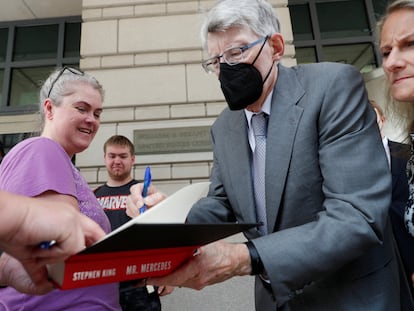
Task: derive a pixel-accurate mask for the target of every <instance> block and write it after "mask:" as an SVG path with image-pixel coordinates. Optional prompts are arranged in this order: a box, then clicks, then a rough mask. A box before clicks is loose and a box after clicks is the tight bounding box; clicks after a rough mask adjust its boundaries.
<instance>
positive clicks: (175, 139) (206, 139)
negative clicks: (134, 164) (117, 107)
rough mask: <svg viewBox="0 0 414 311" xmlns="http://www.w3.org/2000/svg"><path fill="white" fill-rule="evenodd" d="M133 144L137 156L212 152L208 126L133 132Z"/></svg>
mask: <svg viewBox="0 0 414 311" xmlns="http://www.w3.org/2000/svg"><path fill="white" fill-rule="evenodd" d="M134 144H135V154H137V155H145V154H166V153H186V152H205V151H212V148H211V140H210V126H192V127H175V128H166V129H148V130H135V131H134Z"/></svg>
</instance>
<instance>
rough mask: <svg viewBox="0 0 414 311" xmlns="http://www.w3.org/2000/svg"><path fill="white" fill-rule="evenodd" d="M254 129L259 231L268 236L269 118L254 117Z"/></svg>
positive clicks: (257, 115)
mask: <svg viewBox="0 0 414 311" xmlns="http://www.w3.org/2000/svg"><path fill="white" fill-rule="evenodd" d="M252 129H253V133H254V138H255V141H256V147H255V149H254V152H253V165H252V169H253V184H254V196H255V202H256V218H257V221H258V222H262V223H263V226H260V227H259V231H260V232H261V233H262V234H267V221H266V193H265V162H266V136H267V116H266V115H265V114H264V113H263V112H261V113H259V114H255V115H253V117H252Z"/></svg>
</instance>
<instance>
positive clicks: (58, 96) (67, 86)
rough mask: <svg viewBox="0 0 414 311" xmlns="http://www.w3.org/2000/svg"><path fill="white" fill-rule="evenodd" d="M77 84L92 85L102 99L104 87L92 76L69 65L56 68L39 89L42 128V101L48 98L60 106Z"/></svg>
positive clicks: (43, 119)
mask: <svg viewBox="0 0 414 311" xmlns="http://www.w3.org/2000/svg"><path fill="white" fill-rule="evenodd" d="M79 84H88V85H90V86H92V87H93V88H94V89H95V90H97V91H98V92H99V94H100V95H101V98H102V101H103V100H104V89H103V87H102V85H101V84H100V83H99V82H98V80H96V79H95V78H94V77H93V76H91V75H89V74H87V73H84V72H82V71H80V70H78V69H75V68H71V67H63V68H58V69H56V70H55V71H54V72H52V73H51V74H50V75H49V77H48V78H47V79H46V80H45V82H44V83H43V85H42V87H41V89H40V93H39V113H40V127H41V129H43V126H44V121H45V118H44V117H45V116H44V112H43V103H44V101H45V100H46V98H50V99H51V100H52V102H53V105H55V106H60V105H61V103H62V99H63V98H64V97H65V96H69V95H71V94H73V93H74V92H75V91H76V86H77V85H79Z"/></svg>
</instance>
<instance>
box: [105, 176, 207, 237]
mask: <svg viewBox="0 0 414 311" xmlns="http://www.w3.org/2000/svg"><path fill="white" fill-rule="evenodd" d="M209 185H210V182H200V183H194V184H191V185H188V186H185V187H183V188H181V189H180V190H178V191H176V192H174V193H173V194H172V195H171V196H169V197H167V198H166V199H165V200H163V201H161V202H160V203H158V204H157V205H154V206H153V207H151V208H150V209H148V210H147V211H146V212H145V213H142V214H141V215H139V216H137V217H135V218H133V219H131V220H130V221H128V222H127V223H125V224H123V225H122V226H120V227H118V228H117V229H115V230H114V231H112V232H111V233H109V234H108V235H106V236H105V237H104V239H106V238H108V237H110V236H112V235H114V234H116V233H118V232H119V231H122V230H124V229H125V228H127V227H129V226H131V225H132V224H137V223H157V224H161V223H169V224H171V223H184V222H185V219H186V217H187V214H188V212H189V211H190V209H191V207H192V206H193V205H194V203H196V202H197V201H198V200H199V199H201V198H203V197H205V196H206V195H207V192H208V187H209Z"/></svg>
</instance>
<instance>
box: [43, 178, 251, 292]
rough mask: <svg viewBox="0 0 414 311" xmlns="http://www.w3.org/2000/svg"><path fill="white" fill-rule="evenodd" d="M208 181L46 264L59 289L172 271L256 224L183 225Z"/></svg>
mask: <svg viewBox="0 0 414 311" xmlns="http://www.w3.org/2000/svg"><path fill="white" fill-rule="evenodd" d="M208 186H209V183H208V182H205V183H197V184H191V185H189V186H186V187H184V188H182V189H180V190H178V191H177V192H176V193H174V194H173V195H171V196H170V197H168V198H167V199H165V200H164V201H162V202H160V203H159V204H157V205H156V206H154V207H152V208H151V209H149V210H147V211H146V212H145V213H143V214H142V215H140V216H138V217H136V218H133V219H131V220H130V221H129V222H127V223H126V224H124V225H122V226H121V227H119V228H118V229H116V230H114V231H112V232H111V233H109V234H108V235H106V236H105V237H104V238H103V239H101V240H100V241H98V242H96V243H95V244H93V245H92V246H90V247H88V248H86V249H84V250H83V251H81V252H80V253H78V254H75V255H73V256H71V257H69V258H68V259H66V260H65V261H64V262H60V263H56V264H52V265H49V266H48V272H49V276H50V278H51V279H52V280H53V281H54V282H55V284H56V285H57V286H58V287H59V288H61V289H72V288H78V287H84V286H92V285H98V284H103V283H111V282H120V281H127V280H134V279H141V278H146V277H149V276H161V275H166V274H168V273H171V272H172V271H173V270H175V269H176V268H177V267H179V266H180V265H182V264H183V263H184V262H186V261H187V260H190V259H191V258H192V257H193V255H194V252H195V251H196V249H197V248H198V247H200V246H202V245H205V244H208V243H211V242H213V241H216V240H219V239H223V238H226V237H228V236H231V235H234V234H236V233H239V232H241V231H244V230H247V229H250V228H252V227H255V226H257V224H237V223H223V224H185V223H184V221H185V218H186V216H187V214H188V211H189V210H190V208H191V206H192V205H193V204H194V203H195V202H197V201H198V200H199V199H200V198H202V197H204V196H205V195H206V193H207V191H208Z"/></svg>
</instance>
